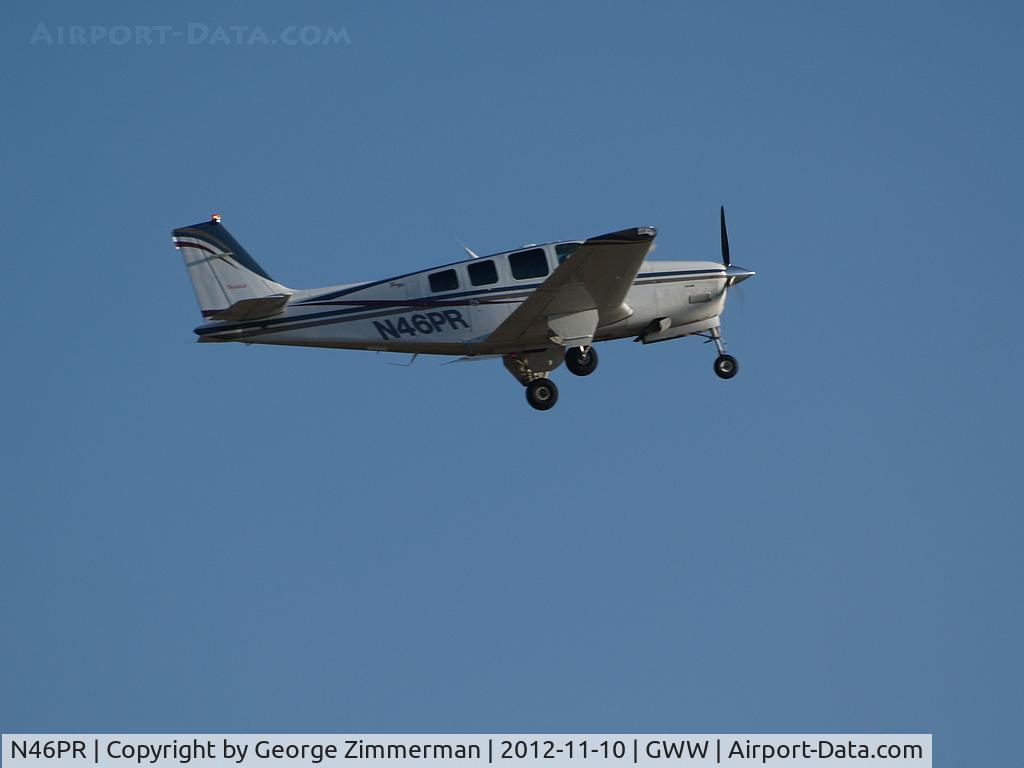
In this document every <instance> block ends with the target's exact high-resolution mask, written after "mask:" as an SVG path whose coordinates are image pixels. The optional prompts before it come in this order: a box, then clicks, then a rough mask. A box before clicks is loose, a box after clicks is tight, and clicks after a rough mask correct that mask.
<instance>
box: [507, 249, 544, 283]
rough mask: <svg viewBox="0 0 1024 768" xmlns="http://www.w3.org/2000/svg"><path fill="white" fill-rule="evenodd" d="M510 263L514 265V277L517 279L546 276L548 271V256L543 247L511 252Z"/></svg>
mask: <svg viewBox="0 0 1024 768" xmlns="http://www.w3.org/2000/svg"><path fill="white" fill-rule="evenodd" d="M508 263H509V266H511V267H512V277H514V278H515V279H516V280H529V279H530V278H531V277H544V275H546V274H547V273H548V257H547V256H545V255H544V249H543V248H531V249H530V250H528V251H519V253H513V254H510V255H509V257H508Z"/></svg>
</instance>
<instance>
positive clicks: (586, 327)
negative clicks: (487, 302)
mask: <svg viewBox="0 0 1024 768" xmlns="http://www.w3.org/2000/svg"><path fill="white" fill-rule="evenodd" d="M656 235H657V232H656V231H655V230H654V228H653V227H634V228H633V229H623V230H621V231H619V232H612V233H610V234H607V235H601V236H600V237H593V238H590V239H589V240H585V241H584V242H583V243H581V244H580V247H579V248H577V249H576V250H575V252H573V253H572V255H570V256H569V258H567V259H566V260H565V261H564V262H562V263H561V264H560V265H559V266H558V268H557V269H556V270H555V271H554V272H552V273H551V274H550V275H549V276H548V278H547V280H545V281H544V282H543V283H541V284H540V285H539V286H538V287H537V289H536V290H535V291H534V292H533V293H531V294H530V296H529V297H528V298H527V299H526V301H524V302H523V303H522V304H520V305H519V306H518V307H516V310H515V311H514V312H513V313H512V314H511V315H509V316H508V317H507V318H505V322H503V323H502V324H501V325H499V326H498V327H497V328H495V329H494V332H493V333H491V335H490V336H488V337H487V339H486V341H485V344H486V345H487V346H488V347H492V346H493V347H501V348H510V349H512V348H520V349H521V348H523V347H524V346H529V345H531V344H547V343H549V339H550V340H554V341H555V342H556V343H558V344H561V345H563V346H566V347H572V346H585V345H587V344H590V342H591V341H593V338H594V331H595V330H597V328H598V326H602V325H607V324H609V323H614V322H616V321H618V320H622V319H624V318H626V317H629V316H630V315H631V314H633V310H632V309H631V308H630V307H629V305H628V304H626V303H625V298H626V294H627V293H628V292H629V289H630V288H632V287H633V281H634V280H635V279H636V275H637V273H638V272H639V271H640V265H641V264H643V262H644V257H645V256H647V252H648V251H649V250H650V249H651V246H652V244H653V242H654V238H655V236H656Z"/></svg>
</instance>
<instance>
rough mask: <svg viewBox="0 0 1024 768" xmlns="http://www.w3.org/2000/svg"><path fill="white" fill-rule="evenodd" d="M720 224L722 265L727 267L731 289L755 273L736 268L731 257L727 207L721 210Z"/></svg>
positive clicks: (728, 285)
mask: <svg viewBox="0 0 1024 768" xmlns="http://www.w3.org/2000/svg"><path fill="white" fill-rule="evenodd" d="M718 215H719V219H718V220H719V223H720V225H721V227H722V265H723V266H724V267H725V275H726V280H725V286H726V287H727V288H731V287H732V286H734V285H736V284H737V283H742V282H743V281H744V280H746V279H747V278H748V277H753V276H754V274H755V273H754V272H753V271H752V270H749V269H744V268H743V267H734V266H733V265H732V259H731V258H730V257H729V230H728V229H726V227H725V206H724V205H723V206H722V207H721V208H720V209H719V214H718Z"/></svg>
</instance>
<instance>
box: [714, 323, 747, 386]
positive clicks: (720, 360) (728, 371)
mask: <svg viewBox="0 0 1024 768" xmlns="http://www.w3.org/2000/svg"><path fill="white" fill-rule="evenodd" d="M709 336H710V338H709V339H708V340H709V341H713V342H715V346H716V347H717V348H718V357H716V358H715V375H716V376H718V378H720V379H731V378H732V377H733V376H735V375H736V374H737V373H738V372H739V370H740V364H739V363H738V362H737V361H736V358H735V357H733V356H732V355H730V354H727V353H726V351H725V340H724V339H723V338H722V333H721V331H720V330H719V329H718V328H712V329H711V331H710V333H709Z"/></svg>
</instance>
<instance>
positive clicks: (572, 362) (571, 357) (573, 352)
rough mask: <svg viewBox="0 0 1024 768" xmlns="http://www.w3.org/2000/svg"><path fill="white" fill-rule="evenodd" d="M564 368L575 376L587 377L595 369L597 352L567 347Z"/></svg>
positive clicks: (588, 348)
mask: <svg viewBox="0 0 1024 768" xmlns="http://www.w3.org/2000/svg"><path fill="white" fill-rule="evenodd" d="M565 367H566V368H568V369H569V373H574V374H576V375H577V376H589V375H590V374H592V373H593V372H594V370H595V369H596V368H597V350H596V349H594V348H593V347H587V348H586V349H585V350H583V349H580V348H579V347H569V349H567V350H565Z"/></svg>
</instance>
